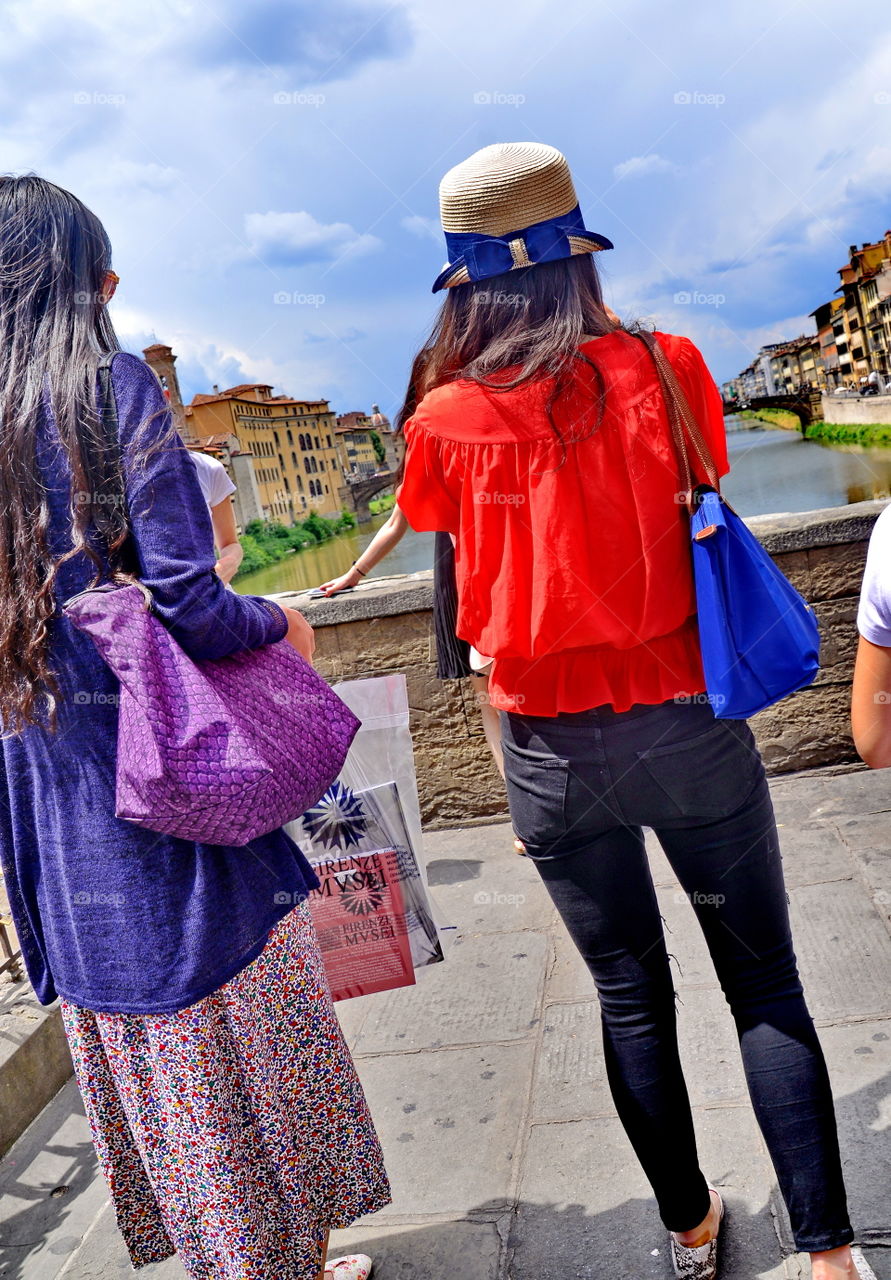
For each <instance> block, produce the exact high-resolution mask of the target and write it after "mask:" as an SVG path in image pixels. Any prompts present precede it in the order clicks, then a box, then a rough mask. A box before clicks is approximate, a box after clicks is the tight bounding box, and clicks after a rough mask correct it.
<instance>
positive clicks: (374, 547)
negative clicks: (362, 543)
mask: <svg viewBox="0 0 891 1280" xmlns="http://www.w3.org/2000/svg"><path fill="white" fill-rule="evenodd" d="M407 529H408V521H407V520H406V518H405V516H404V515H403V514H402V512H401V510H400V509H399V506H398V505H397V506H395V507H394V508H393V510H392V511H391V512H390V516H389V519H388V520H387V521H386V523H384V524H382V525H381V527H380V528H379V529H378V531H377V533H376V534H375V535H374V537H373V538H372V540H371V542H369V544H368V546H367V547H366V548H365V550H364V551H363V552H362V554H361V555H360V556H359V558H358V560H357V561H356V564H355V565H353V566H352V567H351V568H350V569H347V571H346V573H342V574H341V575H340V577H339V578H332V579H331V581H330V582H323V583H322V586H321V590H322V591H324V592H325V594H326V595H328V596H333V595H335V594H336V593H337V592H338V591H343V589H344V587H354V586H355V585H356V583H357V582H361V581H362V579H363V577H364V576H365V574H367V573H369V572H370V570H372V569H373V568H374V566H375V565H376V564H380V562H381V560H383V558H384V557H385V556H386V555H389V553H390V552H391V551H392V550H393V548H394V547H395V546H396V544H397V543H398V542H401V540H402V538H403V537H404V536H405V532H406V530H407Z"/></svg>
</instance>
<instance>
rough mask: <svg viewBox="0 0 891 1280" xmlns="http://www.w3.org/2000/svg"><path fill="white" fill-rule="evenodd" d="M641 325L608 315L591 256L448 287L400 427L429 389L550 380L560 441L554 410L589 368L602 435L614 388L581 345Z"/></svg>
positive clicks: (415, 369)
mask: <svg viewBox="0 0 891 1280" xmlns="http://www.w3.org/2000/svg"><path fill="white" fill-rule="evenodd" d="M636 328H637V325H636V324H632V325H629V326H625V325H623V324H622V323H621V321H619V320H617V319H615V318H611V316H610V315H608V314H607V312H606V309H605V308H604V304H603V294H602V292H601V288H600V279H599V276H598V274H597V268H596V267H595V265H594V261H593V258H592V256H591V255H590V254H578V255H575V256H573V257H571V258H560V259H557V260H556V261H554V262H543V263H540V264H538V265H537V266H534V267H525V268H523V269H522V270H518V271H509V272H507V273H506V274H504V275H500V276H493V277H492V278H491V279H490V280H480V281H476V282H472V283H470V284H459V285H454V286H453V287H452V288H450V289H447V290H446V296H445V299H444V301H443V304H442V307H441V308H440V311H439V315H438V316H437V318H436V321H435V323H434V326H433V330H432V332H431V334H430V336H429V338H428V339H427V341H426V342H425V343H424V344H423V346H422V347H421V349H420V351H419V352H418V353H417V355H416V356H415V359H414V362H413V364H412V370H411V375H410V377H409V385H408V391H407V393H406V397H405V401H404V403H403V405H402V408H401V409H400V410H399V413H398V414H397V417H396V423H395V425H396V428H397V430H399V429H401V428H402V427H403V426H404V425H405V423H406V422H407V420H408V419H409V418H410V417H411V415H412V414H413V413H414V411H415V409H416V408H417V406H418V404H419V403H420V401H421V400H422V399H423V398H424V396H425V395H426V394H427V392H428V391H431V390H432V389H433V388H434V387H438V386H441V385H442V384H443V383H445V382H451V381H453V380H455V379H457V378H462V379H471V380H472V381H474V382H477V383H479V384H480V385H482V386H485V387H489V388H491V389H492V390H493V391H507V390H510V389H511V388H513V387H517V386H520V385H521V384H522V383H525V382H531V381H534V380H537V379H545V378H548V379H552V386H551V391H550V394H549V397H548V401H547V406H546V408H547V414H548V418H549V420H550V422H551V426H552V428H553V429H554V431H555V433H556V434H557V436H558V437H559V436H560V432H559V430H558V428H557V426H556V424H555V422H554V418H553V416H552V415H553V409H554V407H555V405H556V404H557V402H558V400H559V399H560V397H561V396H562V395H563V394H564V392H565V391H566V390H567V389H568V388H569V386H570V384H571V383H572V381H573V374H574V372H575V370H576V369H577V368H578V367H579V364H584V365H587V366H589V367H590V368H592V369H593V370H594V372H595V377H596V385H597V397H596V400H595V402H594V404H593V406H592V408H593V412H592V414H591V415H590V420H589V422H588V425H587V429H588V430H594V429H596V427H597V425H598V424H599V422H600V419H601V417H602V414H603V402H604V398H605V395H606V387H605V384H604V380H603V377H602V374H601V373H600V370H599V369H598V368H597V364H596V361H595V360H592V359H591V358H590V357H589V356H588V355H587V354H586V353H585V352H583V351H580V350H579V343H580V342H581V340H582V339H583V338H584V337H592V338H596V337H601V336H603V335H604V334H607V333H612V332H614V331H615V330H616V329H625V330H626V331H627V332H634V331H635V330H636Z"/></svg>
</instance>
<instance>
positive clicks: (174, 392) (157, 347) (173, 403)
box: [142, 342, 191, 440]
mask: <svg viewBox="0 0 891 1280" xmlns="http://www.w3.org/2000/svg"><path fill="white" fill-rule="evenodd" d="M142 354H143V356H144V357H145V362H146V364H147V365H148V366H149V368H150V369H153V370H154V371H155V373H156V374H157V377H158V381H159V382H160V384H161V386H162V387H163V388H164V395H165V396H166V397H167V401H168V403H169V404H170V412H171V413H172V414H173V421H174V424H175V426H176V429H177V431H178V432H179V433H180V435H181V436H182V438H183V439H184V440H188V439H190V438H191V427H190V426H189V424H188V422H187V420H186V414H185V409H184V407H183V398H182V395H181V394H180V390H179V378H178V377H177V376H176V367H175V366H176V356H175V355H174V354H173V348H172V347H165V346H164V344H163V342H155V343H154V344H153V345H152V346H150V347H145V348H144V349H143V352H142Z"/></svg>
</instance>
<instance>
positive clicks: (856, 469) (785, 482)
mask: <svg viewBox="0 0 891 1280" xmlns="http://www.w3.org/2000/svg"><path fill="white" fill-rule="evenodd" d="M725 422H726V427H727V451H728V455H729V458H730V474H729V475H728V476H727V477H726V478H725V480H724V481H723V484H722V488H723V490H724V493H725V494H726V496H727V499H728V501H729V502H731V503H732V504H733V506H734V508H735V509H736V511H738V512H739V514H740V515H743V516H755V515H766V514H768V513H772V512H779V511H811V510H814V509H815V508H818V507H842V506H846V505H847V504H848V503H850V502H863V501H865V500H866V499H867V498H887V497H888V496H889V495H891V448H889V449H863V448H860V447H859V446H856V445H823V444H818V443H817V442H816V441H814V440H802V438H801V436H800V435H799V434H798V433H797V432H794V431H783V430H779V429H776V428H772V427H762V426H759V425H754V424H753V423H752V421H751V420H749V419H745V418H738V417H736V416H735V415H734V416H731V417H728V418H727V419H725ZM386 519H387V516H386V515H379V516H375V517H374V519H372V520H370V521H368V522H367V523H365V524H362V525H360V526H359V527H358V528H357V529H355V530H354V531H353V532H352V533H349V534H344V535H342V536H341V537H338V538H333V539H332V540H331V541H330V542H325V543H321V544H320V545H319V546H317V547H310V548H308V549H307V550H305V551H299V552H296V553H295V554H294V555H291V556H289V557H288V558H287V559H286V560H283V561H280V562H279V563H278V564H274V565H270V566H269V567H268V568H267V569H260V570H258V571H257V572H256V573H251V574H246V575H245V576H244V577H243V578H239V579H238V580H237V581H236V583H235V588H236V590H237V591H241V592H246V593H248V594H251V595H268V594H270V593H271V592H275V591H303V590H305V589H306V588H307V587H317V586H318V585H319V583H320V582H325V581H327V580H328V579H329V578H334V577H336V576H337V575H338V574H341V573H344V572H345V571H346V570H347V569H348V568H349V567H350V565H351V564H352V562H353V561H354V560H355V559H356V558H357V557H358V556H359V554H360V552H361V551H362V550H363V549H364V548H365V547H367V546H368V544H369V542H370V541H371V539H372V538H373V537H374V534H375V532H376V531H377V530H378V529H379V528H380V526H381V525H382V524H383V523H384V521H385V520H386ZM432 563H433V534H432V533H414V532H413V531H411V530H410V531H409V532H408V533H407V534H406V535H405V537H404V538H403V539H402V541H401V542H400V543H399V545H398V546H397V547H396V548H395V549H394V550H393V551H391V552H390V554H389V556H387V558H386V560H384V561H382V562H381V563H380V564H379V565H378V566H377V568H376V569H375V570H373V572H372V573H371V574H370V575H369V576H370V577H378V576H383V575H385V574H392V573H414V572H415V571H416V570H418V569H429V568H430V567H431V565H432Z"/></svg>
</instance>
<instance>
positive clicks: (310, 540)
mask: <svg viewBox="0 0 891 1280" xmlns="http://www.w3.org/2000/svg"><path fill="white" fill-rule="evenodd" d="M355 527H356V517H355V516H354V515H353V513H352V512H351V511H342V512H341V513H340V515H339V516H338V518H337V519H336V520H326V519H324V517H323V516H320V515H318V514H317V513H316V512H315V511H313V512H312V514H311V515H309V516H307V518H306V519H305V520H301V521H300V522H299V523H298V524H292V525H285V524H279V523H278V522H277V521H275V520H252V521H251V523H250V524H249V525H248V526H247V528H246V529H245V531H244V533H243V534H242V535H241V538H240V539H239V541H240V542H241V545H242V547H243V549H244V559H243V560H242V562H241V564H240V565H239V568H238V573H237V574H236V575H235V576H236V578H240V577H241V576H242V574H245V573H253V572H254V571H255V570H256V569H265V568H266V567H267V565H270V564H276V563H277V562H278V561H279V560H284V559H285V557H286V556H289V555H291V554H293V553H294V552H296V551H302V550H303V548H304V547H314V546H316V545H317V544H318V543H320V542H327V541H328V539H329V538H336V537H337V535H338V534H340V533H346V532H347V531H348V530H350V529H355Z"/></svg>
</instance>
